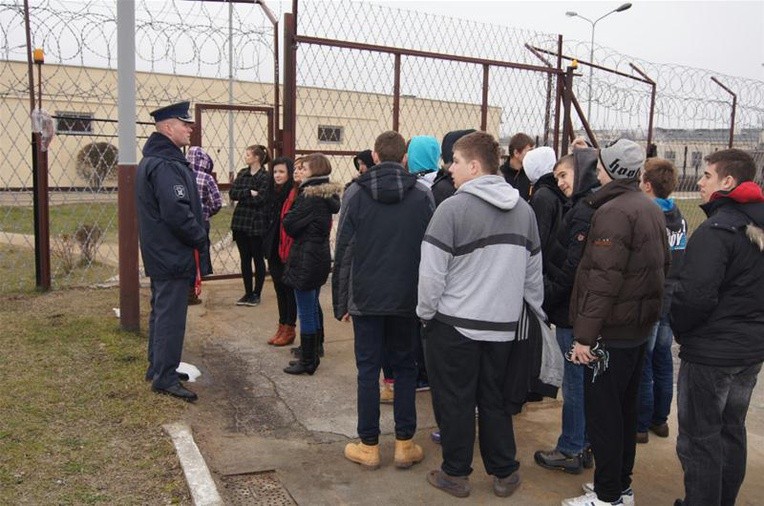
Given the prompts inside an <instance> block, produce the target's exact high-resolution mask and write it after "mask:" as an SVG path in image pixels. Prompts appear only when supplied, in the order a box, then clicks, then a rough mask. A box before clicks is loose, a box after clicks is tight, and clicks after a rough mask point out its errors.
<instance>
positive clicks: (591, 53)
mask: <svg viewBox="0 0 764 506" xmlns="http://www.w3.org/2000/svg"><path fill="white" fill-rule="evenodd" d="M628 9H631V4H630V3H628V2H627V3H625V4H622V5H620V6H618V7H617V8H615V9H613V10H612V11H610V12H608V13H606V14H603V15H602V16H600V17H598V18H597V19H595V20H594V21H592V20H591V19H589V18H587V17H586V16H582V15H581V14H579V13H577V12H574V11H568V12H566V13H565V15H566V16H568V17H569V18H581V19H583V20H584V21H587V22H588V23H589V24H590V25H592V40H591V45H590V46H589V47H590V49H589V96H588V100H587V106H586V120H587V121H589V122H591V118H592V63H594V29H595V27H596V26H597V23H599V22H600V21H601V20H602V19H605V18H606V17H608V16H610V15H611V14H613V13H616V12H623V11H625V10H628Z"/></svg>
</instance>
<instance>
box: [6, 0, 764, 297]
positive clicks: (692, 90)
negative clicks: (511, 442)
mask: <svg viewBox="0 0 764 506" xmlns="http://www.w3.org/2000/svg"><path fill="white" fill-rule="evenodd" d="M269 3H271V4H272V6H273V7H274V10H276V11H277V12H276V16H277V18H280V17H281V16H280V14H281V12H280V9H281V8H282V7H283V3H280V2H269ZM115 9H116V7H115V3H114V2H111V1H107V0H92V1H83V2H75V1H60V0H40V1H34V0H33V1H31V2H30V22H31V33H32V41H33V45H34V46H36V47H43V48H44V49H45V51H46V61H47V63H46V64H45V65H44V66H43V67H42V87H41V91H42V107H43V109H45V110H46V111H47V112H49V113H50V114H51V115H53V116H56V117H58V118H59V120H58V121H60V122H61V124H62V125H63V126H65V127H67V128H62V129H61V132H59V134H58V135H57V137H56V138H54V140H53V142H52V144H51V147H50V150H49V151H48V155H49V169H50V175H49V184H50V186H51V192H50V194H51V230H50V234H51V247H52V249H53V250H54V257H53V258H52V268H53V286H54V287H62V286H71V285H78V284H90V283H97V282H105V281H108V280H110V279H113V278H114V276H116V274H117V268H116V237H117V233H116V190H115V186H116V181H114V179H113V173H110V171H109V170H105V172H104V170H102V169H103V166H104V165H106V166H107V168H108V165H109V161H108V160H109V159H110V155H109V152H110V150H109V149H107V148H104V147H103V146H104V145H108V144H111V145H113V146H116V138H115V135H116V123H115V121H116V119H117V110H116V108H117V77H116V68H117V62H116V54H117V52H116V44H117V41H116V26H117V25H116V12H115ZM272 30H273V28H272V26H271V24H270V21H269V20H268V19H267V18H266V17H265V16H264V15H263V13H262V10H261V9H260V7H259V6H258V5H254V4H250V3H236V4H228V3H224V2H180V1H179V0H174V1H168V2H151V1H146V0H144V1H140V2H137V3H136V27H135V33H136V70H137V73H136V87H137V97H136V98H137V104H136V105H137V111H136V112H137V117H138V120H139V121H147V120H148V119H149V117H148V112H149V111H151V110H153V109H154V108H156V107H158V106H159V105H162V104H166V103H168V102H171V101H177V100H181V99H191V100H192V101H193V102H194V103H201V102H204V103H218V104H228V103H232V104H245V105H270V104H272V102H273V98H274V97H273V85H272V83H271V81H272V79H273V31H272ZM297 31H298V35H307V36H312V37H318V38H324V39H338V40H341V41H349V42H357V43H366V44H374V45H379V46H391V47H396V48H404V49H408V50H416V51H427V52H434V53H447V54H450V55H458V56H462V57H472V58H479V59H483V60H493V61H498V62H514V63H519V64H526V65H538V66H541V65H545V64H544V63H543V62H542V61H540V59H539V58H538V57H537V56H535V55H534V54H533V53H532V52H531V51H529V50H528V49H527V47H526V46H527V45H529V46H533V47H538V48H540V49H542V50H544V51H548V52H551V53H556V50H557V43H558V42H557V41H558V38H557V36H556V35H552V34H545V33H539V32H533V31H529V30H518V29H512V28H508V27H503V26H496V25H489V24H481V23H477V22H473V21H465V20H459V19H453V18H447V17H443V16H438V15H435V14H427V13H421V12H410V11H405V10H403V9H397V8H389V7H385V6H380V5H374V4H369V3H360V2H350V1H347V0H344V1H337V2H318V1H310V2H301V3H299V13H298V21H297ZM0 33H1V34H2V45H1V46H0V118H2V122H0V153H2V155H3V157H4V162H5V163H4V164H3V168H2V170H0V183H2V184H1V185H0V190H2V191H0V262H2V264H3V265H4V266H6V268H7V270H8V271H10V272H12V273H14V275H13V276H9V277H6V278H4V279H3V281H2V282H0V291H9V290H16V289H19V288H26V289H28V288H30V287H31V286H33V285H34V258H33V255H32V254H31V253H32V251H33V246H34V238H33V237H32V236H31V235H30V234H31V231H32V229H33V225H32V222H33V221H32V220H33V215H32V209H31V189H32V165H31V152H32V150H31V144H30V132H31V122H30V119H29V81H28V72H27V67H26V41H25V34H24V19H23V2H22V0H11V1H8V2H5V3H2V4H0ZM590 49H591V48H590V46H589V44H588V43H586V42H578V41H565V43H564V48H563V53H564V54H565V55H566V56H570V57H574V58H579V59H580V60H582V61H585V60H588V59H589V51H590ZM545 58H547V59H548V60H549V61H550V62H552V63H553V64H555V63H556V57H555V56H553V55H552V54H546V55H545ZM593 60H594V62H595V63H596V64H597V65H600V66H602V67H605V68H608V69H612V70H617V71H619V72H621V73H624V74H629V75H636V74H635V72H634V70H633V69H632V68H631V66H630V64H634V65H635V66H636V67H638V68H640V69H641V70H643V71H644V72H645V74H646V75H647V76H649V78H650V79H652V80H654V81H655V82H656V83H657V96H656V102H655V114H654V131H653V142H654V143H655V144H656V147H657V153H658V155H659V156H662V157H665V158H669V159H672V160H673V161H674V163H675V164H676V165H677V167H678V168H679V170H680V174H681V175H682V185H681V188H680V192H679V193H678V196H679V197H687V198H688V199H689V200H687V202H685V204H683V205H686V206H687V210H688V212H692V213H695V214H694V215H693V216H691V217H690V221H691V223H696V222H698V221H699V220H700V219H701V217H702V216H701V214H700V211H699V210H697V209H696V208H695V207H694V204H695V203H696V200H694V199H695V197H696V195H697V194H696V193H694V190H695V181H696V179H697V176H698V175H699V174H700V173H702V170H703V167H704V163H703V157H704V156H706V155H708V154H709V153H711V152H713V151H715V150H718V149H722V148H724V147H726V146H727V144H728V142H729V130H730V116H731V114H732V105H731V102H732V97H731V96H730V94H729V93H728V92H726V91H725V90H724V89H723V88H722V87H721V86H720V85H719V84H717V82H714V81H712V80H711V77H715V78H717V79H718V82H719V83H721V84H723V85H724V86H726V87H727V88H729V89H730V90H732V91H733V92H734V93H736V94H737V107H736V109H735V115H736V120H735V129H734V144H735V146H736V147H741V148H743V149H747V150H749V151H751V152H753V153H754V155H755V156H756V157H757V160H758V162H757V163H758V164H759V165H761V163H762V155H761V153H762V150H761V147H762V137H761V131H762V129H764V106H762V104H764V83H762V82H761V81H757V80H753V79H743V78H736V77H733V76H725V75H719V74H715V73H713V72H710V71H708V70H703V69H694V68H689V67H685V66H680V65H666V64H656V63H651V62H646V61H643V60H640V59H638V58H633V57H630V56H628V55H624V54H620V53H617V52H614V51H613V50H611V49H608V48H605V47H602V46H595V48H594V58H593ZM565 64H567V60H566V63H565ZM483 71H484V70H483V67H482V65H478V64H474V63H464V62H457V61H446V60H442V59H432V58H426V57H422V56H407V55H403V56H401V57H400V83H399V84H400V102H399V108H398V110H397V111H395V110H394V109H395V107H394V105H395V104H394V99H393V94H394V88H395V78H394V75H395V73H394V72H395V56H394V55H392V54H390V53H384V52H377V51H366V50H358V49H342V48H338V47H329V46H319V45H315V44H307V43H306V44H299V46H298V49H297V85H298V88H297V104H296V108H297V111H298V118H297V131H296V132H295V134H296V138H297V150H298V152H307V151H314V150H315V151H323V152H328V153H330V154H331V153H334V154H333V155H332V157H331V159H332V163H333V166H334V174H335V176H334V177H335V179H337V180H338V181H348V180H349V179H350V178H351V177H352V176H353V174H354V169H353V166H352V162H351V156H349V154H348V153H351V152H356V151H360V150H362V149H367V148H370V147H371V143H373V141H374V139H375V137H376V135H378V134H379V133H380V132H382V131H384V130H388V129H391V128H393V124H394V118H397V120H398V123H397V125H398V129H399V130H400V131H401V133H402V134H403V135H404V136H406V137H410V136H413V135H421V134H428V135H434V136H435V137H437V138H438V139H440V138H441V137H442V135H443V134H444V133H445V132H447V131H449V130H453V129H461V128H467V127H473V128H476V127H478V126H480V123H481V120H482V114H483V111H481V103H482V85H483ZM577 73H578V74H579V75H578V76H576V77H575V79H574V85H573V90H574V92H575V94H576V96H577V97H578V99H579V101H580V103H581V106H582V108H583V109H584V110H585V111H586V110H587V109H588V106H589V101H590V94H589V84H590V83H591V89H592V93H591V114H590V117H589V118H587V119H588V121H589V123H590V125H591V126H592V128H593V130H594V132H595V134H596V136H597V138H598V140H600V141H605V142H606V141H607V140H610V139H614V138H616V137H620V136H627V137H631V138H634V139H635V140H638V141H643V142H645V141H646V137H647V136H646V133H647V128H648V122H649V108H650V86H649V85H648V84H646V83H644V82H639V81H635V80H632V79H629V78H627V77H624V76H619V75H616V74H614V73H612V72H608V71H607V70H600V69H594V70H593V71H592V79H591V81H590V80H589V67H587V66H586V65H582V66H581V67H580V68H579V69H578V71H577ZM229 77H230V79H229ZM35 80H37V70H36V69H35ZM488 81H489V87H488V91H487V93H488V104H487V105H488V109H487V111H486V112H485V114H486V128H487V129H488V131H490V132H492V133H494V134H496V135H498V136H499V137H500V138H501V142H502V146H503V147H506V139H507V138H508V137H509V136H510V135H512V134H514V133H516V132H518V131H523V132H525V133H528V134H529V135H531V136H532V137H535V138H537V139H538V142H539V143H547V144H552V142H553V139H552V132H553V130H554V125H553V109H554V108H553V104H554V101H555V100H554V99H555V94H556V91H557V90H556V88H557V83H556V79H552V80H551V82H550V80H549V79H548V76H547V75H546V74H545V73H543V72H534V71H529V70H516V69H508V68H502V67H500V66H496V65H490V66H489V72H488ZM38 91H39V90H38V89H35V90H34V92H35V95H37V94H38ZM73 114H75V115H76V114H84V115H86V116H87V117H88V118H89V119H88V120H87V121H88V125H89V126H88V129H86V130H85V131H82V129H81V128H80V129H79V130H78V128H76V127H77V125H75V124H74V123H75V122H73V121H72V115H73ZM224 116H225V115H221V117H220V118H218V119H215V120H212V121H211V122H208V123H207V126H205V130H206V129H207V128H209V129H210V131H209V132H207V131H205V132H204V133H203V140H202V143H203V145H204V146H205V147H207V148H210V149H211V151H212V153H211V154H212V155H213V158H214V159H215V162H216V170H217V172H218V175H219V181H220V182H223V183H225V182H226V181H227V177H226V175H227V173H228V172H230V171H232V170H236V169H237V168H238V166H240V165H241V164H242V161H241V158H240V157H241V151H242V150H243V148H244V147H245V146H246V145H247V144H250V143H263V144H265V143H266V142H265V141H266V137H263V136H262V135H266V134H267V132H265V134H261V132H263V127H262V124H260V123H255V124H251V125H250V124H248V123H246V121H249V120H241V121H244V123H242V126H239V123H238V121H240V120H238V119H237V120H236V121H237V123H236V124H235V129H236V130H237V132H236V133H235V134H234V135H233V138H234V141H233V142H231V141H230V140H229V139H230V137H229V136H228V133H227V128H228V127H227V118H226V117H224ZM253 121H254V120H253ZM258 121H259V120H258ZM573 123H574V124H573V126H574V130H575V131H576V133H577V134H580V133H582V131H583V129H582V127H583V124H582V123H581V122H580V121H579V120H578V119H577V116H576V115H575V114H574V115H573ZM247 130H250V131H251V132H252V133H251V135H247ZM150 131H151V126H150V125H143V124H141V125H139V128H138V139H137V142H136V146H135V149H136V154H137V155H138V157H139V149H140V147H141V146H142V144H143V142H144V139H145V138H146V136H147V135H148V134H149V133H150ZM94 145H95V146H96V147H94ZM94 150H95V151H96V152H97V153H103V156H101V157H100V158H102V159H103V160H99V156H95V157H93V156H88V154H92V153H93V151H94ZM83 153H84V154H83ZM78 157H79V158H80V159H81V160H90V162H89V163H90V164H91V165H93V166H95V167H96V169H93V170H96V172H97V173H98V174H102V176H103V177H101V176H97V177H93V176H92V170H91V172H90V173H89V172H88V170H87V167H82V166H81V165H82V163H83V162H82V161H79V162H78ZM78 169H79V170H78ZM226 213H229V214H227V215H226ZM229 219H230V207H229V208H226V209H225V210H224V211H223V212H222V213H221V216H219V217H215V218H213V234H218V236H217V237H213V243H214V247H213V249H215V248H219V251H221V252H223V250H225V248H226V247H227V246H226V235H225V234H226V233H227V228H228V220H229ZM216 220H217V221H216ZM95 225H97V227H98V230H99V231H100V232H93V230H96V229H94V228H93V226H95ZM78 230H79V231H80V232H79V237H81V238H82V240H83V243H80V242H78V241H79V239H77V233H78ZM82 230H84V232H83V231H82ZM83 234H84V235H83ZM96 236H97V237H96ZM72 237H74V239H72ZM81 246H83V247H84V248H85V249H87V248H91V250H92V251H91V250H88V251H90V253H93V254H92V255H90V256H87V258H84V261H83V255H85V253H83V251H81V250H80V248H81ZM234 255H235V254H234ZM225 258H227V259H226V260H225V261H223V262H222V264H221V265H220V269H221V271H219V272H229V271H228V270H227V269H228V265H229V264H231V262H232V260H231V257H230V256H229V257H225ZM233 263H234V264H235V262H233ZM231 268H235V267H233V266H232V267H231Z"/></svg>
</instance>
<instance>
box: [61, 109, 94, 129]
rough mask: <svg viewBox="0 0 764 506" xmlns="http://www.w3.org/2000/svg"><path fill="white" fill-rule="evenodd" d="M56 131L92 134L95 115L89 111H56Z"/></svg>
mask: <svg viewBox="0 0 764 506" xmlns="http://www.w3.org/2000/svg"><path fill="white" fill-rule="evenodd" d="M56 133H59V134H92V133H93V115H92V114H91V113H89V112H62V111H56Z"/></svg>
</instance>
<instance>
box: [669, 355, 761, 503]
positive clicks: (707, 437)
mask: <svg viewBox="0 0 764 506" xmlns="http://www.w3.org/2000/svg"><path fill="white" fill-rule="evenodd" d="M759 371H761V363H758V364H756V365H751V366H738V367H717V366H710V365H702V364H694V363H692V362H686V361H684V360H683V361H682V363H681V365H680V367H679V380H678V382H677V408H678V415H679V436H678V437H677V441H676V453H677V455H678V456H679V460H680V461H681V463H682V469H683V470H684V491H685V499H684V504H685V505H687V506H701V505H709V506H719V505H722V506H732V505H734V504H735V498H736V497H737V494H738V491H739V490H740V485H741V484H742V483H743V478H744V477H745V462H746V455H747V442H746V429H745V418H746V415H747V414H748V406H749V405H750V403H751V393H752V392H753V388H754V387H755V386H756V380H757V378H758V375H759Z"/></svg>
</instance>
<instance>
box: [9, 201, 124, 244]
mask: <svg viewBox="0 0 764 506" xmlns="http://www.w3.org/2000/svg"><path fill="white" fill-rule="evenodd" d="M48 215H49V219H50V232H51V234H53V235H58V234H74V233H75V232H76V231H77V229H78V228H79V227H80V226H81V225H98V227H99V228H100V229H101V230H102V231H103V234H104V235H103V237H102V240H103V241H106V242H116V241H117V203H116V202H85V203H77V204H60V205H52V206H50V207H49V211H48ZM0 218H1V219H0V227H2V231H3V232H11V233H14V234H34V212H33V209H32V207H25V206H1V207H0Z"/></svg>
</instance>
